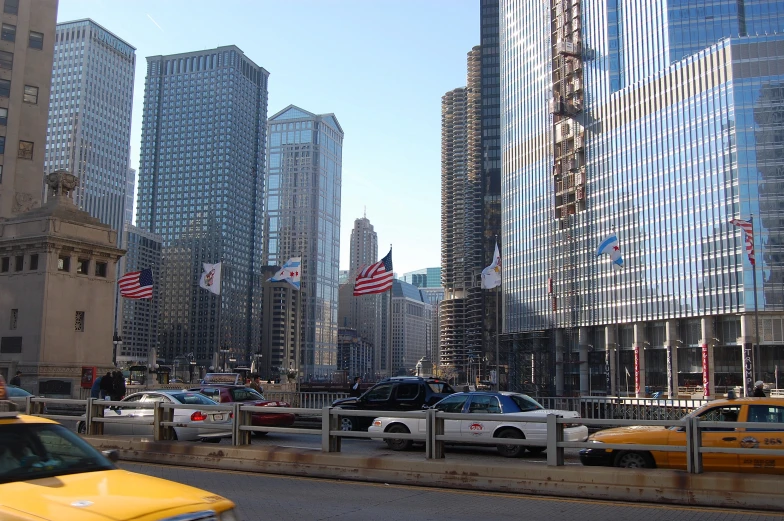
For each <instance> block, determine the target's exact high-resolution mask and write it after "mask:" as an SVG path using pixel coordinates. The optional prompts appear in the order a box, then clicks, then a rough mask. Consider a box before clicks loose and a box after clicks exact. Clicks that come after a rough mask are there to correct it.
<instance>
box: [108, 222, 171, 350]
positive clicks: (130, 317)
mask: <svg viewBox="0 0 784 521" xmlns="http://www.w3.org/2000/svg"><path fill="white" fill-rule="evenodd" d="M123 235H124V236H123V241H122V245H123V249H124V250H126V253H125V257H123V258H122V259H121V260H120V263H119V264H120V273H122V274H124V273H128V272H131V271H141V270H143V269H147V268H150V269H151V270H152V280H153V296H152V299H142V300H129V299H124V298H119V302H118V315H119V317H120V318H119V320H120V325H119V327H118V328H117V332H118V333H119V334H120V338H121V342H122V343H121V344H119V345H118V349H117V356H116V360H117V363H118V364H120V365H132V364H133V363H134V362H138V363H140V364H141V365H146V364H147V363H148V360H149V355H150V352H151V349H156V350H157V349H158V324H159V321H160V299H161V295H160V285H159V284H155V282H156V281H159V280H160V276H161V247H162V243H163V238H162V237H161V236H160V235H157V234H154V233H150V232H148V231H145V230H142V229H141V228H138V227H136V226H133V225H132V224H130V223H125V225H124V226H123Z"/></svg>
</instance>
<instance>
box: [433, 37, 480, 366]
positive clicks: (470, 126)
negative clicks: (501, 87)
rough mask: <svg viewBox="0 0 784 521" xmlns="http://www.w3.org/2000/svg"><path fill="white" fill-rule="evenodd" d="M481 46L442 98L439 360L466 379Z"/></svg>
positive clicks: (474, 351)
mask: <svg viewBox="0 0 784 521" xmlns="http://www.w3.org/2000/svg"><path fill="white" fill-rule="evenodd" d="M480 65H481V48H480V47H474V48H473V49H472V50H471V51H470V52H469V53H468V86H467V87H465V88H459V89H455V90H453V91H450V92H448V93H446V94H445V95H444V96H443V98H442V99H441V283H442V285H443V287H444V300H443V302H441V308H440V319H441V332H440V335H441V339H440V345H441V362H442V363H443V364H449V365H450V366H451V367H453V368H454V370H456V371H457V374H458V377H460V378H462V379H463V380H465V378H466V375H467V374H468V364H469V359H470V358H471V357H473V356H478V355H479V354H480V353H481V351H482V289H481V273H482V269H483V268H484V263H485V260H484V254H483V242H484V241H483V221H484V219H483V209H482V160H481V159H482V153H481V108H482V107H481V78H480V76H481V75H480V73H479V72H480V69H481V66H480Z"/></svg>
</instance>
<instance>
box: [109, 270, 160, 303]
mask: <svg viewBox="0 0 784 521" xmlns="http://www.w3.org/2000/svg"><path fill="white" fill-rule="evenodd" d="M117 284H119V286H120V296H122V297H125V298H130V299H143V298H152V270H151V269H150V268H147V269H143V270H141V271H132V272H130V273H126V274H125V275H123V276H122V277H120V280H118V281H117Z"/></svg>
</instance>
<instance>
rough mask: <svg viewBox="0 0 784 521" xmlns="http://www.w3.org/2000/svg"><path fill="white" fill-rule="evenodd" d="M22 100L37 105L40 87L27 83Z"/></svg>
mask: <svg viewBox="0 0 784 521" xmlns="http://www.w3.org/2000/svg"><path fill="white" fill-rule="evenodd" d="M22 101H24V102H25V103H32V104H33V105H37V104H38V87H33V86H32V85H25V88H24V96H23V97H22Z"/></svg>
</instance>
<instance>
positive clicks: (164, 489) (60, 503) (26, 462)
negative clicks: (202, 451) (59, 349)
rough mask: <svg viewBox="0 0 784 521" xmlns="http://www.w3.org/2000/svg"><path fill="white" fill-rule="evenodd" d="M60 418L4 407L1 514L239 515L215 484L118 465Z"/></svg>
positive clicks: (218, 518) (182, 519)
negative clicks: (210, 488)
mask: <svg viewBox="0 0 784 521" xmlns="http://www.w3.org/2000/svg"><path fill="white" fill-rule="evenodd" d="M115 454H116V453H110V454H108V456H109V457H107V456H105V455H103V454H101V453H100V452H98V451H97V450H95V449H94V448H93V447H91V446H90V445H89V444H88V443H87V442H85V441H84V440H82V439H81V438H80V437H79V436H78V435H77V434H75V433H73V432H71V431H69V430H68V429H66V428H65V427H63V426H62V425H60V424H59V423H57V422H54V421H51V420H48V419H45V418H38V417H34V416H25V415H21V414H17V413H0V519H2V520H3V521H43V520H58V521H59V520H64V519H79V520H81V521H102V520H112V521H117V520H130V519H133V520H134V521H167V520H169V521H173V520H177V521H236V519H237V518H236V516H235V513H234V503H233V502H232V501H230V500H228V499H226V498H224V497H221V496H218V495H216V494H212V493H210V492H207V491H204V490H200V489H197V488H194V487H189V486H186V485H182V484H179V483H175V482H172V481H167V480H164V479H159V478H153V477H149V476H145V475H142V474H136V473H134V472H127V471H124V470H120V469H118V468H117V467H116V466H115V465H114V463H113V462H112V461H111V459H113V460H116V456H115Z"/></svg>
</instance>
